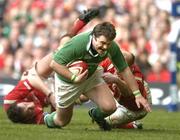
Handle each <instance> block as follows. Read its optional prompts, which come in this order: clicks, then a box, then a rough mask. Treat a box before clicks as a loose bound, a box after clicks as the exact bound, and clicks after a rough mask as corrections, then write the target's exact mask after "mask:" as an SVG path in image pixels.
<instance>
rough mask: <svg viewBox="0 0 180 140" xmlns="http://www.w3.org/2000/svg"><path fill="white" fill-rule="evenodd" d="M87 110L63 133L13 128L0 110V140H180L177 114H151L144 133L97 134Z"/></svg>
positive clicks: (76, 114)
mask: <svg viewBox="0 0 180 140" xmlns="http://www.w3.org/2000/svg"><path fill="white" fill-rule="evenodd" d="M87 111H88V109H87V108H83V107H80V108H76V109H74V116H73V119H72V121H71V123H70V124H69V125H68V126H67V127H64V128H63V129H48V128H46V126H44V125H22V124H13V123H11V122H10V121H9V120H8V119H7V118H6V115H5V113H4V112H3V110H2V108H1V107H0V140H161V139H162V140H179V139H180V112H175V113H168V112H167V111H165V110H157V109H156V110H153V112H151V113H149V114H148V116H147V117H146V118H144V119H143V120H142V122H143V124H144V129H142V130H124V129H113V130H112V131H110V132H103V131H100V130H99V128H98V127H97V125H96V124H92V123H91V121H90V118H89V116H88V115H87Z"/></svg>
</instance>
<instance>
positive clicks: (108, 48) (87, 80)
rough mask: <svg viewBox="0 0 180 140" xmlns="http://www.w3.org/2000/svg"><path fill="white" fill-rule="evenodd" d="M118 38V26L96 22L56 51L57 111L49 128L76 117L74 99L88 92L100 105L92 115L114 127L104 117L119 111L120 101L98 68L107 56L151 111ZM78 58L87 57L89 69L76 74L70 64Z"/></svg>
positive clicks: (102, 124) (101, 123)
mask: <svg viewBox="0 0 180 140" xmlns="http://www.w3.org/2000/svg"><path fill="white" fill-rule="evenodd" d="M115 37H116V31H115V28H114V26H113V25H112V24H111V23H109V22H103V23H100V24H98V25H96V26H95V27H94V28H93V31H90V32H86V33H81V34H79V35H77V36H75V37H73V38H72V39H70V40H69V41H68V42H66V43H65V44H64V46H63V47H62V48H61V49H59V50H57V51H56V52H55V53H54V55H53V60H52V61H51V64H50V67H51V68H52V69H53V70H54V71H55V72H56V74H55V97H56V106H57V110H56V112H53V113H52V114H48V115H46V116H45V117H44V120H45V123H46V125H47V126H48V127H49V128H55V127H63V126H66V125H67V124H68V123H69V122H70V120H71V118H72V114H73V106H74V101H75V100H76V99H78V98H79V96H80V95H81V94H84V95H85V96H87V97H88V98H89V99H90V100H92V101H93V102H94V103H95V104H96V105H97V106H98V108H96V109H94V110H93V111H91V114H90V116H91V117H92V118H93V119H94V120H95V121H96V122H97V124H98V125H99V126H100V128H102V129H103V130H110V127H109V126H108V124H107V123H106V121H105V120H104V118H105V117H107V116H109V115H110V114H112V113H113V112H114V111H115V110H116V103H115V100H114V98H113V95H112V94H111V90H110V89H109V87H108V85H107V84H106V83H105V82H104V80H103V79H102V77H101V76H102V73H103V70H102V69H100V68H99V67H98V64H99V63H100V62H101V61H102V60H104V59H105V58H107V57H109V58H110V59H111V61H112V62H113V64H114V65H115V67H116V68H117V70H118V72H119V73H120V74H121V75H122V77H123V79H124V80H125V82H126V83H127V84H128V86H129V87H130V89H131V90H132V91H133V94H134V95H135V96H136V104H137V106H138V107H140V106H141V105H142V106H143V107H144V108H145V109H146V110H147V111H151V108H150V106H149V104H148V102H147V100H145V99H144V97H142V96H141V94H140V91H139V89H138V86H137V83H136V81H135V79H134V76H133V75H132V72H131V70H130V69H129V67H128V65H127V63H126V61H125V59H124V57H123V55H122V52H121V51H120V49H119V47H118V45H117V44H116V43H115V42H114V41H113V40H114V38H115ZM77 60H83V61H85V62H86V63H87V64H88V70H86V71H85V72H83V73H82V74H79V75H75V74H73V73H72V72H70V71H69V70H68V68H67V64H69V63H71V62H73V61H77Z"/></svg>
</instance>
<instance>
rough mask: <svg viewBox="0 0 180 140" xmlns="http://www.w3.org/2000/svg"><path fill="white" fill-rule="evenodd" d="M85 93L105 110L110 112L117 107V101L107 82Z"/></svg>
mask: <svg viewBox="0 0 180 140" xmlns="http://www.w3.org/2000/svg"><path fill="white" fill-rule="evenodd" d="M85 95H86V96H87V97H88V98H89V99H90V100H92V101H93V102H94V103H95V104H96V105H97V106H98V107H100V108H101V109H102V110H103V111H105V112H109V111H114V110H115V109H116V103H115V100H114V97H113V95H112V93H111V90H110V89H109V87H108V86H107V84H105V83H104V84H100V85H97V86H96V87H94V88H92V89H91V90H89V91H88V92H86V93H85Z"/></svg>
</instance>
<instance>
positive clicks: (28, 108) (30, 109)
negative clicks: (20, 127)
mask: <svg viewBox="0 0 180 140" xmlns="http://www.w3.org/2000/svg"><path fill="white" fill-rule="evenodd" d="M17 106H18V107H20V108H21V109H22V110H23V115H24V116H25V117H26V116H27V118H29V117H30V118H31V117H34V109H35V104H34V102H21V103H18V104H17Z"/></svg>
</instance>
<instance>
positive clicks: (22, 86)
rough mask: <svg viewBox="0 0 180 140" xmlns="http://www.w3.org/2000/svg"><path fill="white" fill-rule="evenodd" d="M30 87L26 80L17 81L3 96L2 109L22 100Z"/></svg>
mask: <svg viewBox="0 0 180 140" xmlns="http://www.w3.org/2000/svg"><path fill="white" fill-rule="evenodd" d="M32 89H33V87H32V86H31V84H30V83H29V81H28V80H22V81H19V82H18V84H17V85H16V86H15V87H14V88H13V90H12V91H10V92H9V93H8V94H7V95H6V96H5V97H4V109H5V110H7V109H8V107H9V105H10V104H13V103H15V102H20V101H23V100H24V98H26V97H27V95H28V94H29V93H30V92H31V91H32Z"/></svg>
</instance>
